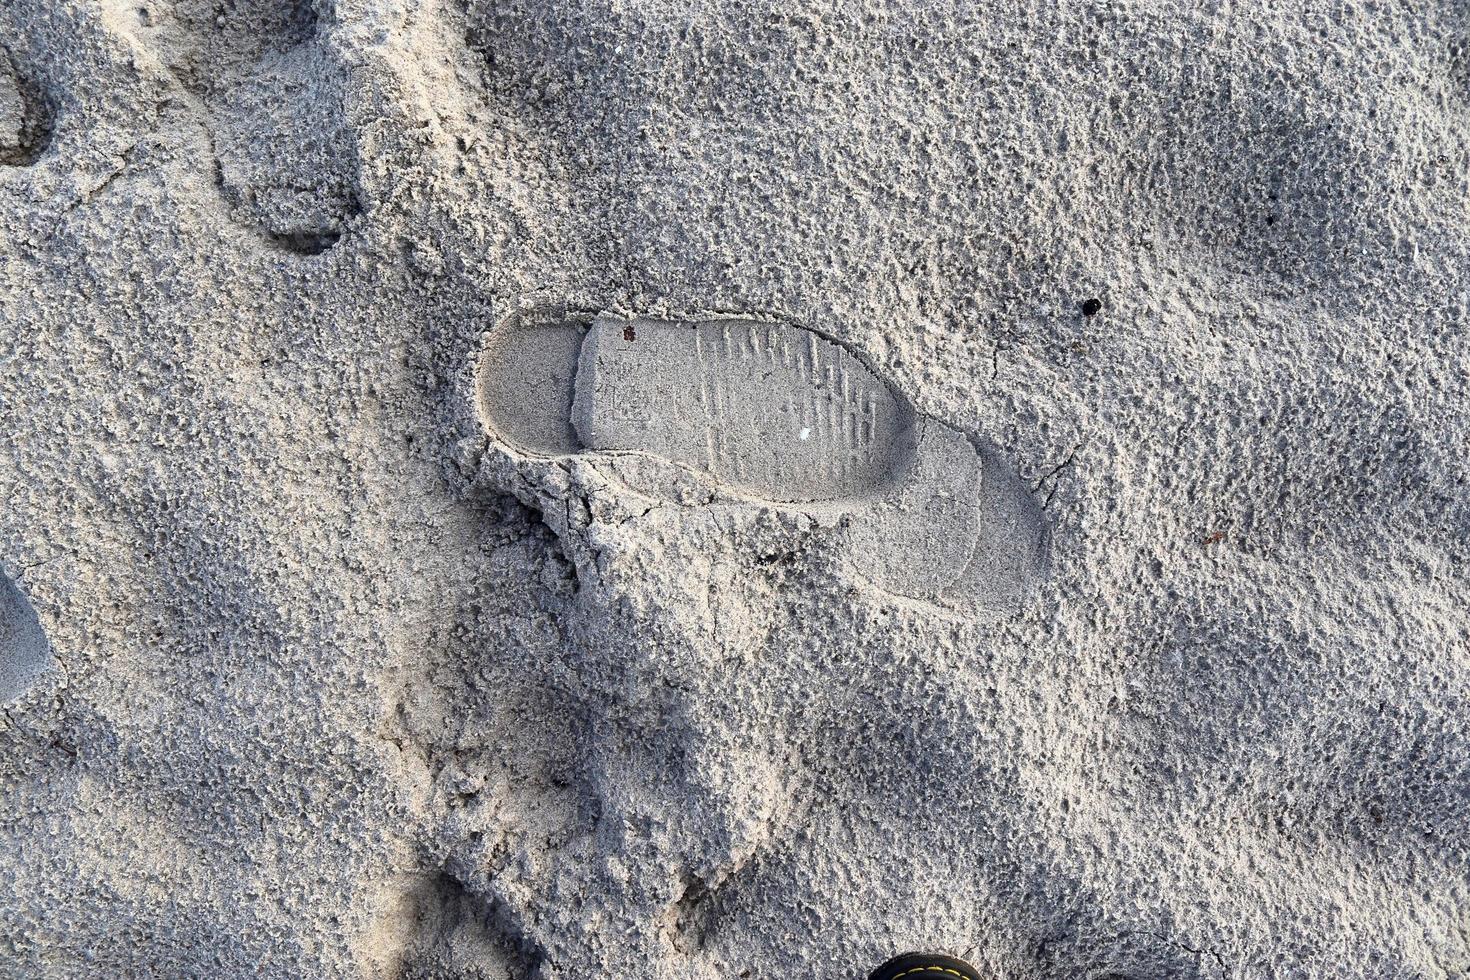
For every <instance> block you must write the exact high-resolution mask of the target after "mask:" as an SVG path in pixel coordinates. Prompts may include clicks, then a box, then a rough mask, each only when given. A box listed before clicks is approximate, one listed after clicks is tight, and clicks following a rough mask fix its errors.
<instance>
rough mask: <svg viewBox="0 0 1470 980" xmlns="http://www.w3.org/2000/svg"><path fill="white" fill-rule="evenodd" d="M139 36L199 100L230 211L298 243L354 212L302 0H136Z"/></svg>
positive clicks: (343, 143)
mask: <svg viewBox="0 0 1470 980" xmlns="http://www.w3.org/2000/svg"><path fill="white" fill-rule="evenodd" d="M137 16H138V21H139V26H138V36H139V38H140V40H142V41H143V42H144V43H145V44H146V45H147V46H148V47H149V48H150V49H151V50H153V51H155V52H157V53H158V54H159V55H160V56H161V57H162V58H163V61H164V63H165V64H166V65H167V66H168V68H169V70H170V71H171V72H172V73H173V74H174V76H175V77H176V78H177V79H178V80H179V82H180V84H181V85H182V86H183V87H184V89H185V90H186V91H187V92H189V93H190V94H191V95H192V96H193V97H194V98H195V99H197V100H198V103H199V109H200V111H201V112H202V113H203V115H204V125H205V126H206V127H207V128H208V130H209V133H210V141H211V144H212V147H213V151H214V155H215V160H216V163H217V171H216V180H217V183H218V185H219V187H220V190H221V191H222V193H223V194H224V197H225V199H226V202H227V203H228V204H229V206H230V209H231V211H232V213H233V217H234V218H235V220H236V221H238V222H240V223H241V224H243V225H246V226H248V227H251V228H254V229H256V230H257V231H259V232H261V233H262V234H263V235H265V236H266V237H267V238H269V239H270V240H272V241H273V242H275V243H276V244H278V245H280V246H282V247H284V248H287V249H290V250H291V251H294V252H299V253H302V254H307V255H314V254H317V253H319V252H323V251H325V250H326V249H328V248H330V247H331V246H332V245H334V244H335V243H336V242H337V241H338V239H340V238H341V237H342V234H343V232H344V230H345V228H346V226H347V224H348V223H349V222H350V221H351V219H352V218H353V217H354V216H355V215H357V214H359V213H360V212H361V206H360V204H359V197H358V191H357V172H358V171H357V161H356V154H355V151H354V142H353V140H352V135H351V133H350V132H349V130H348V128H347V126H346V124H345V121H344V117H343V111H342V85H343V78H342V68H341V66H340V65H339V64H337V63H336V61H335V60H334V59H333V58H332V57H331V55H330V52H329V51H328V50H327V48H326V45H325V44H324V43H323V42H322V39H321V37H320V34H319V30H318V27H319V25H318V20H317V13H316V9H315V7H314V6H313V4H312V3H311V2H309V0H258V2H251V3H219V2H215V0H174V2H173V3H165V2H162V0H145V2H144V3H143V5H142V6H140V7H139V8H138V14H137Z"/></svg>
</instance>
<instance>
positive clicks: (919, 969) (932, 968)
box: [893, 963, 970, 980]
mask: <svg viewBox="0 0 1470 980" xmlns="http://www.w3.org/2000/svg"><path fill="white" fill-rule="evenodd" d="M930 972H933V973H948V974H949V975H950V976H952V977H959V978H960V980H970V978H969V977H967V976H965V975H964V974H963V973H961V972H960V971H959V970H951V969H950V968H949V967H947V966H940V965H939V964H938V963H931V964H930V965H928V966H916V967H914V968H913V969H912V970H904V971H903V972H902V973H899V974H895V975H894V977H893V980H901V978H903V977H906V976H908V975H909V974H911V973H930Z"/></svg>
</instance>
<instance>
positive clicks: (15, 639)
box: [0, 574, 51, 704]
mask: <svg viewBox="0 0 1470 980" xmlns="http://www.w3.org/2000/svg"><path fill="white" fill-rule="evenodd" d="M50 663H51V646H50V644H49V643H47V642H46V634H45V633H44V632H42V630H41V622H40V620H38V619H37V618H36V612H35V610H34V609H32V608H31V604H30V603H29V602H27V601H26V597H25V596H24V595H22V594H21V591H20V590H19V589H17V588H16V587H15V584H14V583H13V582H11V581H10V579H8V578H6V577H5V576H4V575H3V574H0V704H10V703H11V702H13V701H15V700H16V699H18V698H19V697H20V696H21V695H22V694H24V693H25V692H26V691H27V690H29V689H30V686H31V685H32V684H33V683H35V680H36V678H37V677H38V676H39V675H40V674H41V672H42V671H44V670H45V669H46V668H47V667H48V666H49V665H50Z"/></svg>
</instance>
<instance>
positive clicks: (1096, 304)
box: [1082, 296, 1102, 316]
mask: <svg viewBox="0 0 1470 980" xmlns="http://www.w3.org/2000/svg"><path fill="white" fill-rule="evenodd" d="M1101 309H1102V300H1100V299H1098V298H1097V297H1095V296H1094V297H1093V298H1092V299H1089V300H1087V301H1085V302H1084V303H1083V304H1082V315H1083V316H1097V314H1098V311H1099V310H1101Z"/></svg>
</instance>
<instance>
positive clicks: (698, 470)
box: [481, 317, 1048, 613]
mask: <svg viewBox="0 0 1470 980" xmlns="http://www.w3.org/2000/svg"><path fill="white" fill-rule="evenodd" d="M481 397H482V406H483V411H484V414H485V419H486V422H487V424H488V426H489V428H490V429H491V431H492V433H493V434H494V436H495V437H496V438H497V442H499V443H500V444H501V446H502V448H503V450H504V451H506V452H509V453H511V454H515V455H518V456H521V457H526V458H532V459H535V458H544V459H557V458H563V457H569V456H574V455H586V456H588V457H589V458H593V459H600V460H603V461H605V462H607V463H608V465H609V468H611V469H614V470H615V471H616V475H617V477H618V478H619V479H621V480H623V482H625V483H630V488H631V489H634V490H636V491H638V492H640V493H644V494H646V495H648V496H652V497H655V498H658V497H668V498H672V499H687V493H686V494H683V495H680V494H677V493H675V492H673V490H672V489H671V487H672V486H673V485H672V484H671V483H670V482H669V481H667V480H666V479H663V478H662V477H663V476H664V475H663V474H654V476H653V477H652V478H650V479H646V480H643V479H637V477H638V476H639V475H641V474H642V472H643V471H640V470H639V469H638V468H637V467H636V466H633V467H630V466H627V465H623V464H621V463H620V462H619V460H620V459H621V458H623V457H627V456H630V455H631V456H637V457H645V458H653V459H656V460H659V461H662V462H664V463H668V464H673V465H674V467H676V468H677V469H678V470H679V471H683V472H688V473H694V474H698V475H699V477H700V478H702V479H704V480H706V481H708V483H709V484H710V485H711V486H712V487H713V488H715V490H716V492H717V494H718V495H719V496H722V497H727V498H730V499H733V500H735V501H740V500H744V501H747V502H751V503H759V504H763V505H766V506H772V507H785V508H789V509H793V510H800V511H803V512H806V513H810V514H814V515H817V516H818V517H819V518H821V519H822V520H823V522H824V523H837V524H839V525H841V526H842V527H843V528H844V538H845V547H846V548H847V549H848V551H849V553H850V555H851V559H852V561H851V565H852V567H853V570H854V571H855V572H856V573H857V574H859V575H860V576H861V577H863V578H866V579H868V580H870V581H871V582H873V584H875V585H877V586H878V587H880V588H882V589H885V590H887V591H889V592H892V593H896V594H899V595H904V596H912V597H920V598H926V599H934V600H941V601H944V602H945V603H946V604H953V605H961V606H964V607H966V608H969V609H973V610H977V611H988V612H995V613H1001V612H1006V611H1009V610H1011V609H1014V608H1015V607H1017V606H1018V605H1019V604H1020V603H1022V602H1023V601H1024V600H1025V598H1026V597H1027V596H1028V595H1029V593H1030V592H1031V591H1032V590H1033V588H1034V586H1035V585H1036V583H1037V581H1038V580H1039V579H1040V578H1041V577H1042V576H1043V575H1044V574H1045V570H1046V552H1047V543H1048V536H1047V532H1046V526H1045V522H1044V520H1043V518H1042V515H1041V513H1040V510H1039V508H1037V506H1036V505H1035V503H1034V502H1033V501H1032V499H1031V497H1030V495H1029V494H1028V493H1027V492H1026V489H1025V487H1024V486H1023V485H1022V484H1021V482H1020V481H1019V480H1018V479H1016V478H1015V476H1014V475H1013V474H1010V473H1008V472H1007V471H1006V469H1005V467H1004V466H1003V465H1002V464H1001V463H1000V461H999V460H998V459H996V458H995V457H994V456H993V455H992V454H989V453H985V452H982V451H980V450H977V449H976V448H975V446H974V445H972V444H971V442H970V441H969V439H967V438H966V437H965V436H964V435H963V434H962V433H960V432H958V431H956V430H955V429H953V428H950V427H949V426H947V425H944V424H943V423H940V422H937V421H935V420H933V419H930V418H928V417H926V416H923V415H921V414H919V413H917V412H916V411H914V409H913V408H912V406H910V405H909V404H908V403H907V402H906V401H905V400H904V399H903V398H902V397H901V396H900V395H898V393H896V392H895V391H894V390H893V389H892V388H891V387H890V386H889V385H888V384H887V383H885V382H884V381H883V380H882V379H881V378H879V377H878V376H877V375H876V374H875V373H874V372H873V371H872V370H871V369H870V368H868V367H867V365H866V364H864V363H863V361H862V359H861V358H859V357H858V356H857V355H855V354H854V353H852V352H851V351H849V350H847V349H846V348H845V347H843V346H842V345H841V344H839V343H837V342H836V341H834V340H831V339H828V338H826V337H823V336H821V335H820V334H817V333H816V332H814V331H811V330H807V329H804V328H801V327H796V326H791V325H788V324H783V323H776V322H767V321H763V320H755V319H749V318H722V319H710V320H677V321H676V320H656V319H634V320H620V319H614V318H611V317H598V318H596V319H594V320H592V321H591V323H590V324H588V323H587V322H586V320H585V319H584V320H581V321H579V320H578V319H577V318H575V317H572V318H566V319H562V320H560V321H557V320H534V319H531V320H518V321H516V322H512V323H507V324H503V325H501V327H500V328H499V329H498V330H497V331H496V333H495V335H494V336H493V337H492V340H491V343H490V345H489V348H488V349H487V351H486V355H485V361H484V363H483V366H482V369H481ZM630 477H632V478H633V479H632V480H630ZM711 499H713V495H712V497H711Z"/></svg>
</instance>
